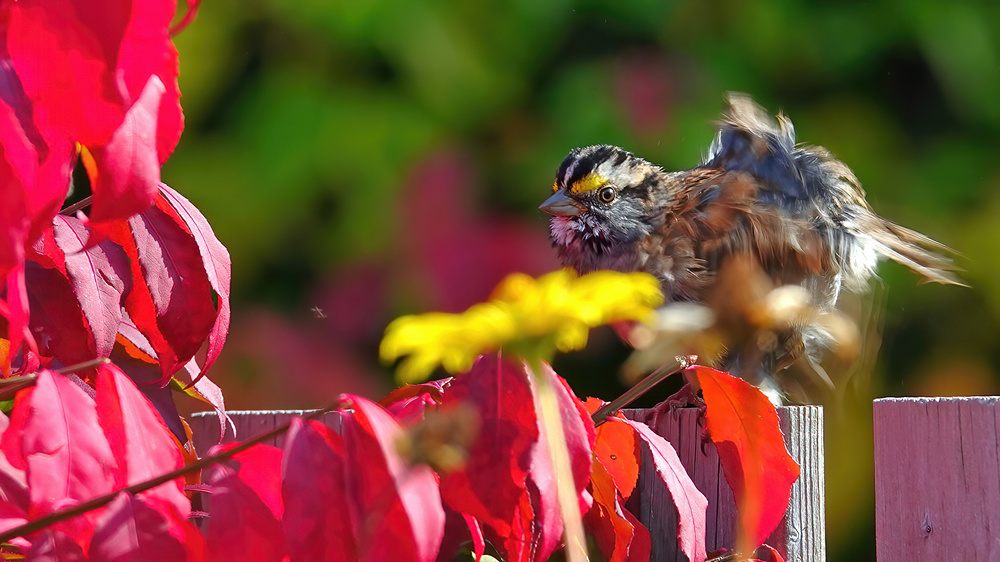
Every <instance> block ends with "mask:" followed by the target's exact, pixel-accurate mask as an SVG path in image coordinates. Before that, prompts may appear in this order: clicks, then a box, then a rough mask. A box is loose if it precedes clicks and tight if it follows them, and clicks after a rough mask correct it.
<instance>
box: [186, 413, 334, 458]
mask: <svg viewBox="0 0 1000 562" xmlns="http://www.w3.org/2000/svg"><path fill="white" fill-rule="evenodd" d="M314 411H315V410H246V411H232V412H229V418H230V419H231V420H233V425H232V426H231V427H228V428H226V436H225V438H223V440H222V441H223V443H228V442H230V441H233V440H234V437H233V428H234V427H235V429H236V435H237V436H238V437H239V439H240V441H245V440H247V439H251V438H253V437H256V436H257V435H260V434H262V433H267V432H268V431H271V430H272V429H274V428H276V427H278V426H280V425H282V424H286V423H288V422H289V421H291V419H292V418H293V417H295V416H305V415H308V414H311V413H312V412H314ZM319 421H321V422H323V423H324V424H325V425H326V426H327V427H329V428H330V429H333V430H334V431H338V432H339V431H340V414H338V413H337V412H328V413H326V414H324V415H323V416H322V417H321V418H320V419H319ZM187 422H188V425H189V426H191V435H192V441H194V446H195V450H196V451H198V454H199V455H204V454H205V453H207V452H208V450H209V449H211V448H212V446H213V445H216V444H217V443H218V442H219V418H218V416H217V415H216V413H215V412H198V413H196V414H193V415H191V416H190V417H189V418H188V419H187ZM285 435H286V434H284V433H282V434H281V435H278V436H277V437H275V438H273V439H268V440H267V441H264V444H265V445H274V446H275V447H282V446H283V445H284V444H285Z"/></svg>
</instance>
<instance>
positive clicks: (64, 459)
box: [5, 370, 117, 544]
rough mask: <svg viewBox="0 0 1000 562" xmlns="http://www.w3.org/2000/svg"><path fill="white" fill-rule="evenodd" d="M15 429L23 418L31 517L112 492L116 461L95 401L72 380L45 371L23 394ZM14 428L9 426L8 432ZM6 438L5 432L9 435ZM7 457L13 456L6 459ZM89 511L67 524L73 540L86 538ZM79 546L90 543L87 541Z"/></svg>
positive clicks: (23, 440)
mask: <svg viewBox="0 0 1000 562" xmlns="http://www.w3.org/2000/svg"><path fill="white" fill-rule="evenodd" d="M17 409H22V410H27V412H21V413H20V414H18V413H17V412H15V416H14V418H15V419H13V420H12V424H11V428H17V427H18V425H19V423H20V420H19V419H18V418H19V415H23V416H24V418H23V429H22V430H21V439H20V446H21V453H22V455H23V456H24V462H25V465H26V472H27V480H28V492H29V496H30V499H31V507H30V509H29V512H28V515H29V516H30V517H31V518H37V517H39V516H41V515H44V514H47V513H49V512H51V511H54V510H56V509H60V508H63V507H66V506H68V505H72V504H75V503H79V502H81V501H85V500H88V499H90V498H93V497H95V496H100V495H104V494H107V493H108V492H110V491H111V490H112V489H113V488H114V484H115V473H116V467H117V463H116V462H115V458H114V456H113V455H112V452H111V448H110V446H109V445H108V440H107V438H105V436H104V433H103V432H102V431H101V426H100V424H98V421H97V409H96V407H95V405H94V401H93V400H92V399H91V398H90V396H88V395H87V394H86V393H85V392H84V391H83V390H81V389H80V387H79V386H77V385H76V384H75V383H74V382H72V381H71V380H70V379H69V378H67V377H64V376H63V375H59V374H56V373H53V372H51V371H48V370H42V371H39V373H38V380H37V381H36V383H35V386H34V387H32V388H29V389H26V390H23V391H21V392H20V393H19V396H18V400H17V401H16V402H15V410H17ZM9 430H10V428H8V432H9ZM5 436H6V432H5ZM8 458H9V457H8ZM97 516H98V512H90V513H89V514H87V515H84V516H82V517H77V518H74V519H70V520H68V521H65V522H63V524H62V525H61V526H60V528H61V529H63V530H66V532H67V533H68V534H70V536H73V537H75V538H76V537H77V535H78V534H81V536H83V537H85V535H86V533H87V532H89V529H91V524H90V523H89V521H90V520H92V519H93V518H95V517H97ZM78 540H81V544H85V543H86V539H85V538H83V539H78Z"/></svg>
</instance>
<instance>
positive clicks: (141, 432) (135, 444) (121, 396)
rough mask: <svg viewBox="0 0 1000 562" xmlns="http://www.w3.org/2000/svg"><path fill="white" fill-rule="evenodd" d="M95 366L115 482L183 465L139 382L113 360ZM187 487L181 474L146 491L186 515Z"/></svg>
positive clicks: (124, 482) (129, 482) (131, 480)
mask: <svg viewBox="0 0 1000 562" xmlns="http://www.w3.org/2000/svg"><path fill="white" fill-rule="evenodd" d="M97 371H98V374H97V412H98V415H99V420H100V423H101V426H102V427H103V428H104V434H105V435H106V436H107V438H108V443H109V444H110V446H111V451H112V452H113V453H114V456H115V458H116V459H117V460H118V468H119V470H118V475H117V476H118V478H117V479H116V482H115V485H116V486H118V487H125V486H130V485H132V484H136V483H138V482H142V481H144V480H148V479H150V478H153V477H155V476H158V475H160V474H163V473H165V472H170V471H173V470H176V469H178V468H180V467H182V466H184V459H183V457H182V456H181V453H180V451H179V450H178V446H179V444H178V443H177V441H176V440H175V439H174V437H173V436H172V435H171V434H170V430H168V429H167V426H166V424H165V423H164V422H163V420H162V419H161V418H160V416H159V414H157V412H156V410H155V409H154V408H153V405H152V404H151V403H150V402H149V400H148V399H146V397H145V396H143V395H142V393H140V392H139V390H138V389H137V388H136V386H135V383H133V382H132V381H131V380H130V379H129V378H128V377H127V376H126V375H125V373H123V372H122V371H121V369H119V368H118V367H116V366H115V365H101V366H100V367H98V369H97ZM183 487H184V479H183V478H182V477H179V478H177V479H175V480H172V481H170V482H167V483H165V484H162V485H160V486H157V487H156V488H153V489H152V490H149V491H147V492H143V498H147V497H156V498H158V499H160V500H162V501H163V502H165V503H167V504H170V505H171V507H172V508H173V509H174V510H175V511H176V512H177V513H178V514H179V515H180V516H181V517H187V515H188V513H190V511H191V503H190V502H189V501H188V499H187V496H185V495H184V492H183Z"/></svg>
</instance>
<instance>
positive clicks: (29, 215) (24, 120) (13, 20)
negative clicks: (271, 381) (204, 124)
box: [0, 0, 798, 562]
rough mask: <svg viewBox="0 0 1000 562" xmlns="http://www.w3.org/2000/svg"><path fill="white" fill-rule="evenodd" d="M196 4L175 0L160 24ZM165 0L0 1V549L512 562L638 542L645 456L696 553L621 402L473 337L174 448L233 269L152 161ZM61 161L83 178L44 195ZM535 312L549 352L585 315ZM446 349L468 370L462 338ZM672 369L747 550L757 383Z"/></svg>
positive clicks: (755, 498)
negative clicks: (312, 410)
mask: <svg viewBox="0 0 1000 562" xmlns="http://www.w3.org/2000/svg"><path fill="white" fill-rule="evenodd" d="M196 8H197V1H196V0H189V5H188V7H187V12H186V14H185V15H184V16H183V17H182V18H180V19H181V23H180V24H178V26H179V27H183V26H184V25H186V24H187V23H188V22H190V20H191V18H192V17H193V16H194V13H195V11H196ZM174 11H175V5H174V3H173V2H167V1H162V0H145V1H139V0H92V1H89V2H84V1H83V0H19V1H18V2H7V3H4V4H2V5H0V28H2V30H3V33H2V34H0V59H2V62H0V74H2V76H0V83H2V86H3V87H2V88H0V89H2V90H3V91H2V92H0V93H2V95H0V278H2V281H3V282H2V283H0V375H2V376H3V377H4V379H5V380H3V381H0V395H2V398H3V399H9V398H11V397H13V398H14V400H13V406H12V409H11V410H10V417H9V418H8V417H7V416H5V415H3V414H0V431H2V435H0V542H2V543H3V546H2V547H0V554H2V555H4V556H5V558H6V557H7V556H6V555H8V554H10V557H17V556H21V555H23V556H24V557H25V558H27V559H30V560H34V559H59V560H152V561H157V560H164V561H166V560H191V561H199V560H251V559H252V560H276V561H281V560H290V561H295V560H354V559H357V560H373V561H374V560H414V561H420V562H424V561H431V560H450V559H454V558H455V556H458V555H460V553H462V552H463V549H464V550H469V551H471V552H473V553H475V554H476V555H477V556H482V555H483V554H484V553H487V552H488V553H491V554H494V555H497V556H500V557H502V558H503V559H505V560H508V561H535V560H546V559H548V558H549V557H550V556H551V555H553V553H555V552H556V551H558V550H559V549H560V548H563V547H565V546H566V545H565V544H564V542H565V538H564V537H571V538H574V537H575V540H580V539H581V536H582V535H581V533H580V532H578V531H574V530H573V529H574V527H577V528H578V527H579V520H577V518H576V517H577V515H579V516H580V517H581V518H582V521H583V526H584V528H585V530H586V534H587V536H588V537H589V538H590V539H591V540H592V550H593V549H596V550H597V551H599V552H600V554H601V555H602V556H603V557H604V558H606V559H608V560H612V561H619V560H620V561H627V560H647V559H648V558H649V556H650V548H651V541H650V535H649V531H648V530H647V529H645V528H644V527H643V525H642V524H641V523H640V522H639V520H638V519H637V517H636V516H635V515H634V514H632V513H630V512H629V510H628V508H627V507H626V502H627V501H628V500H629V498H630V496H632V495H633V494H634V493H635V490H636V482H637V478H638V474H639V470H640V458H642V457H641V452H643V451H647V452H648V456H649V458H651V459H652V463H651V466H649V467H647V469H648V470H651V471H652V473H653V474H655V476H656V479H657V480H658V481H659V482H661V483H662V484H663V486H664V487H665V489H666V490H667V491H668V492H669V494H670V496H671V497H672V498H673V501H674V504H675V505H676V506H677V510H678V514H679V518H678V520H679V524H678V529H677V539H678V545H679V548H680V549H681V550H682V551H683V552H684V553H685V555H686V556H687V557H688V559H690V560H694V561H699V562H700V561H702V560H704V559H705V558H706V552H705V510H706V499H705V497H704V496H703V495H702V494H701V492H699V491H698V489H697V488H696V487H695V486H694V484H693V482H692V481H691V479H690V478H689V477H688V475H687V473H686V472H685V470H684V468H683V467H682V466H681V465H680V461H679V459H678V457H677V454H676V453H675V452H674V450H673V448H672V447H671V446H670V444H669V443H668V442H667V441H665V440H664V439H663V438H662V437H660V436H658V435H656V434H655V433H653V432H652V431H651V430H650V429H649V428H648V427H647V426H645V425H643V424H640V423H636V422H633V421H628V420H625V419H624V418H621V417H612V418H609V419H608V420H606V421H605V423H603V425H600V426H599V427H595V423H594V421H593V420H592V418H591V413H592V411H593V410H596V409H597V407H599V406H600V404H599V403H597V402H596V401H592V402H590V403H589V408H588V407H587V406H585V405H584V403H582V402H581V401H580V400H579V399H578V398H577V397H576V396H575V395H574V394H573V391H572V390H571V388H570V387H569V385H568V384H566V382H565V381H564V380H563V379H562V378H560V377H559V376H558V375H557V374H556V373H555V372H554V371H553V370H552V369H551V368H550V367H549V366H548V365H547V364H545V363H543V362H541V361H536V360H537V359H538V357H532V358H526V359H521V358H518V357H516V356H513V355H501V354H500V353H488V354H485V355H480V356H479V357H478V359H476V360H475V363H474V364H472V367H471V369H469V370H468V371H467V372H465V373H462V374H459V375H457V376H455V377H454V378H451V379H445V380H440V381H434V382H428V383H424V384H418V385H408V386H405V387H402V388H400V389H397V390H396V391H394V392H393V393H391V394H390V395H389V396H388V397H387V398H386V399H384V400H383V401H382V402H381V404H376V403H374V402H371V401H369V400H367V399H365V398H361V397H358V396H353V395H342V396H341V397H340V398H339V400H338V402H337V407H336V408H335V413H334V414H331V416H332V417H330V418H329V419H331V420H333V421H335V422H336V423H333V424H332V425H333V426H334V427H333V428H330V427H327V426H325V425H322V424H320V423H319V422H317V421H315V420H302V419H296V420H295V421H293V422H292V423H291V424H290V428H288V435H287V437H286V440H285V444H284V447H283V448H281V449H279V448H275V447H270V446H266V445H261V444H259V443H257V444H255V443H254V442H253V441H251V442H246V443H242V444H236V443H234V444H227V445H222V446H219V447H216V448H215V449H213V450H212V451H210V452H209V454H208V455H207V456H205V457H203V458H201V459H198V458H197V456H196V453H195V452H194V451H192V450H191V448H190V444H189V443H188V441H189V435H188V434H187V430H186V426H185V425H184V424H183V421H182V420H181V419H180V417H179V416H178V415H177V412H176V409H175V408H174V405H173V401H172V397H171V390H170V389H169V388H167V387H168V385H171V383H173V384H172V385H171V386H174V387H180V388H182V389H183V390H184V391H185V392H187V393H189V394H193V395H195V396H198V397H200V398H201V399H203V400H204V401H206V402H207V403H209V404H211V405H212V406H213V407H214V408H215V409H216V410H217V411H218V412H219V421H220V435H221V433H222V430H224V429H225V423H226V417H225V412H224V403H223V399H222V393H221V391H220V389H219V388H218V387H217V386H215V385H214V384H213V383H212V382H211V381H210V380H209V379H207V378H205V377H204V375H205V373H206V372H207V371H208V370H209V369H210V368H211V366H212V364H213V363H214V362H215V361H216V359H217V358H218V356H219V353H220V351H221V349H222V347H223V345H224V343H225V340H226V335H227V333H228V329H229V321H230V313H231V311H230V304H229V292H230V275H231V272H230V260H229V253H228V251H227V250H226V248H225V246H223V245H222V243H221V242H220V241H219V240H218V239H217V238H216V236H215V234H214V233H213V231H212V228H211V226H210V225H209V224H208V222H207V220H206V219H205V217H204V216H202V214H201V213H200V212H199V211H198V209H197V208H195V207H194V206H193V205H192V204H191V203H190V202H189V201H188V200H187V199H185V198H184V197H183V196H182V195H181V194H180V193H178V192H177V191H175V190H174V189H173V188H171V187H169V186H167V185H164V184H163V183H161V181H160V166H161V165H162V164H163V163H164V161H165V160H166V159H167V158H168V157H169V156H170V154H171V152H172V151H173V149H174V147H175V146H176V145H177V143H178V141H179V139H180V135H181V132H182V130H183V115H182V112H181V106H180V103H179V100H180V92H179V89H178V85H177V76H178V61H177V52H176V50H175V48H174V45H173V43H172V41H171V39H170V37H171V34H172V33H175V32H177V31H178V30H179V28H171V23H172V21H173V20H174V19H175V13H174ZM74 169H75V170H78V171H80V174H82V175H83V176H84V177H85V178H86V180H87V183H88V185H89V188H90V190H91V193H92V195H90V196H89V197H88V198H87V199H85V200H84V201H81V202H79V204H76V205H73V206H70V208H67V209H64V210H63V211H62V212H60V207H62V206H63V205H64V204H65V201H66V198H67V194H68V191H69V186H70V177H71V174H72V173H73V171H74ZM431 171H432V172H433V171H434V170H431ZM80 174H77V176H78V177H79V176H80ZM432 175H433V174H432ZM425 207H426V205H425ZM427 208H430V207H427ZM84 210H86V211H85V212H84ZM418 210H419V209H418ZM424 210H426V209H424ZM418 214H419V213H418ZM425 214H426V213H425ZM437 238H441V237H440V236H438V237H437ZM453 238H454V237H449V236H445V237H443V238H441V240H445V239H448V240H451V239H453ZM428 240H430V238H428ZM432 246H433V244H432ZM505 247H513V246H510V245H509V244H507V245H506V246H505ZM418 249H419V250H421V251H420V252H419V253H421V254H422V255H424V254H426V255H431V254H435V252H434V251H432V250H434V248H432V247H427V248H418ZM437 253H438V254H440V256H438V257H441V256H446V254H447V255H448V256H453V255H454V254H455V252H453V251H448V252H444V253H441V252H437ZM435 255H436V254H435ZM449 259H450V258H449ZM433 261H434V260H431V262H433ZM438 261H440V260H438ZM445 261H448V259H446V260H445ZM452 262H454V260H451V261H450V262H448V263H444V262H441V263H430V262H429V263H430V265H431V268H432V269H435V268H438V269H440V267H439V266H442V264H443V266H442V267H445V266H446V267H445V269H447V268H448V267H451V266H454V265H455V263H458V262H454V263H452ZM449 264H450V265H449ZM557 277H558V276H557ZM564 277H565V276H564ZM515 281H517V282H515V283H513V284H511V283H508V284H507V286H505V291H502V292H503V293H504V294H506V295H507V297H506V298H507V299H508V300H507V302H506V306H508V308H509V307H513V306H515V305H517V306H521V307H525V306H527V305H526V304H525V302H527V301H529V300H530V299H523V298H521V299H520V300H518V299H519V298H520V297H518V295H519V294H520V291H523V290H524V289H525V288H526V287H530V286H531V284H532V283H531V282H530V281H528V280H525V279H517V280H515ZM569 282H570V281H567V283H569ZM573 282H575V281H573ZM653 284H654V285H655V281H653ZM567 286H568V285H567ZM584 293H586V291H584ZM612 293H613V294H617V293H616V292H612ZM648 293H656V294H655V295H647V298H649V297H652V296H656V297H658V296H659V293H658V290H657V289H656V288H652V289H650V290H649V291H648ZM587 295H589V296H593V295H592V294H590V293H587V294H586V295H585V296H587ZM522 296H523V295H522ZM588 298H589V297H588ZM446 300H447V299H446ZM654 300H655V299H654ZM518 303H519V304H518ZM647 304H648V303H647ZM617 306H619V307H620V308H623V309H627V310H632V308H633V307H631V306H630V303H618V304H617ZM643 306H646V305H643ZM650 306H651V305H650ZM568 309H572V307H569V308H568ZM479 310H480V312H483V311H484V310H495V309H489V308H488V307H487V309H479ZM522 312H523V311H522ZM563 312H565V311H563ZM632 314H636V313H635V312H634V311H633V312H632ZM536 316H537V315H535V314H522V315H521V317H520V321H521V322H522V323H523V324H526V325H527V324H531V325H532V326H534V327H535V328H537V327H538V326H549V325H551V328H552V330H554V332H555V333H559V334H561V336H560V337H561V339H559V341H558V342H556V345H551V346H549V347H559V348H563V347H564V346H568V348H573V347H575V346H582V345H583V342H585V339H586V338H585V335H586V333H585V332H583V333H582V334H581V333H580V330H581V329H582V330H586V329H587V328H588V327H589V326H591V325H592V324H593V321H592V320H587V321H583V320H582V319H581V318H575V321H576V324H573V325H572V326H568V327H567V326H566V325H558V324H559V322H560V321H561V320H567V321H569V320H573V319H574V318H573V317H572V315H571V314H570V315H569V316H553V318H549V319H547V320H549V321H548V322H540V323H538V326H535V324H534V321H535V320H538V318H537V317H536ZM612 316H614V315H612ZM543 320H544V319H543ZM480 335H482V334H480ZM581 336H582V339H581ZM531 337H539V338H541V337H547V336H541V335H539V334H534V335H532V336H531ZM486 339H487V340H489V338H486ZM526 341H527V340H522V341H520V342H519V343H520V344H521V345H522V348H521V349H522V350H524V349H531V346H525V342H526ZM538 341H541V340H535V341H534V343H536V344H537V343H538ZM466 343H468V342H466ZM549 343H553V342H549ZM435 345H436V344H435ZM499 347H502V346H501V345H496V346H493V347H491V348H490V349H496V348H499ZM543 347H545V346H536V348H537V349H541V348H543ZM432 351H433V352H434V353H437V352H439V351H440V352H441V353H442V356H448V357H450V355H449V353H450V352H454V351H455V350H432ZM480 351H481V350H480ZM434 353H431V354H430V355H429V356H434ZM458 353H459V355H463V354H468V359H469V361H468V362H466V363H463V364H464V365H465V366H468V365H469V364H471V363H472V358H473V357H475V356H476V354H477V353H479V351H477V352H471V351H470V349H464V350H460V351H459V352H458ZM463 356H464V355H463ZM694 373H695V376H697V378H698V381H699V383H700V386H701V388H702V389H703V392H704V398H705V402H706V405H707V406H706V416H707V428H708V433H709V437H710V438H711V439H712V440H713V441H714V442H715V444H716V446H717V448H718V450H719V456H720V458H721V460H722V463H723V468H724V470H725V473H726V477H727V479H728V480H729V482H730V483H731V484H732V486H733V488H734V492H735V495H736V498H737V502H738V503H739V505H740V524H741V534H740V536H741V537H742V542H741V545H739V546H740V548H741V549H742V551H743V552H750V551H752V550H753V549H754V548H755V547H756V546H757V545H758V544H759V543H760V542H761V541H763V540H764V538H765V537H766V536H768V535H769V534H770V532H771V531H772V530H773V529H774V528H775V526H776V525H777V524H778V522H779V520H780V518H781V516H782V514H783V513H784V510H785V507H786V505H787V501H788V497H789V489H790V486H791V483H792V482H793V481H794V480H795V478H796V477H797V476H798V467H797V465H795V463H794V461H792V460H791V458H790V457H789V456H788V454H787V452H786V451H785V448H784V444H783V442H782V438H781V434H780V431H779V430H778V428H777V418H776V416H775V412H774V409H773V407H772V406H771V405H770V403H768V402H767V400H766V399H765V398H764V397H763V395H761V394H760V392H758V391H757V390H756V389H754V388H753V387H750V386H749V385H747V384H746V383H744V382H742V381H739V380H738V379H734V378H732V377H729V376H728V375H726V374H724V373H719V372H717V371H713V370H711V369H707V368H703V367H696V368H694ZM545 412H552V413H550V414H546V413H545ZM553 418H555V419H553ZM556 467H561V469H562V471H561V472H558V470H557V468H556ZM202 469H204V470H202ZM557 472H558V473H557ZM560 483H562V484H563V485H562V486H560V485H559V484H560ZM192 498H193V499H194V500H195V501H196V502H197V503H196V505H197V506H198V508H197V509H192ZM577 511H579V514H577ZM564 519H565V521H564ZM193 520H196V521H200V522H201V524H200V526H196V525H195V524H194V523H193V522H192V521H193ZM564 527H565V529H564ZM574 533H576V534H575V535H574ZM580 542H581V543H582V542H584V541H583V540H580ZM571 546H575V547H576V550H577V551H579V550H580V549H582V547H583V545H582V544H581V545H572V544H571ZM569 550H570V549H567V551H569ZM762 552H764V553H766V555H767V556H769V557H770V558H772V559H774V558H775V557H777V553H775V552H773V551H771V552H769V551H768V550H767V549H764V550H762Z"/></svg>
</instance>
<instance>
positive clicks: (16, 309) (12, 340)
mask: <svg viewBox="0 0 1000 562" xmlns="http://www.w3.org/2000/svg"><path fill="white" fill-rule="evenodd" d="M4 281H5V282H6V283H5V284H6V286H5V287H4V290H3V291H2V292H3V295H2V296H3V298H2V299H0V316H2V317H3V318H0V320H5V321H6V322H2V323H5V324H6V325H7V326H6V328H7V331H6V332H7V333H6V334H5V335H6V336H7V340H8V344H7V349H6V350H4V352H3V353H0V355H2V356H0V375H2V376H8V375H9V374H10V366H11V360H12V358H13V357H14V355H16V354H17V352H18V350H19V349H20V348H21V344H22V343H24V342H27V345H28V347H29V348H30V349H31V350H33V351H37V350H38V346H37V344H36V343H35V339H34V337H33V336H32V335H31V330H30V327H29V321H30V317H29V314H28V307H29V304H28V303H29V300H30V299H29V297H28V286H27V283H26V282H25V264H24V262H22V263H19V264H17V265H16V266H14V267H13V268H11V269H10V270H9V271H8V272H7V275H6V278H5V279H4ZM2 323H0V324H2Z"/></svg>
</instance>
